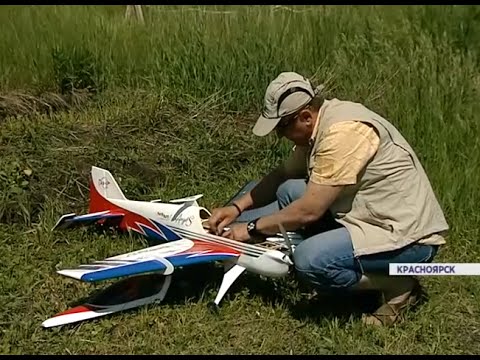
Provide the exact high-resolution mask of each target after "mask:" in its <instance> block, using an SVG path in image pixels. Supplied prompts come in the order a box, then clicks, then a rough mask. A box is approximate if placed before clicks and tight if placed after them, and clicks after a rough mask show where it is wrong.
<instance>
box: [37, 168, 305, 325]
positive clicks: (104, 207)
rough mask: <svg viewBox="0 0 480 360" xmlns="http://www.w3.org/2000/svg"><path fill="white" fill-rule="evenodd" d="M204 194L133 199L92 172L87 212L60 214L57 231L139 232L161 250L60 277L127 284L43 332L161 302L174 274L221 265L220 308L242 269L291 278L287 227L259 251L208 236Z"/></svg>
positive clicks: (104, 174)
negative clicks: (83, 228) (179, 270)
mask: <svg viewBox="0 0 480 360" xmlns="http://www.w3.org/2000/svg"><path fill="white" fill-rule="evenodd" d="M201 196H202V195H195V196H192V197H188V198H182V199H176V200H172V201H170V202H162V201H161V200H155V201H151V202H148V201H134V200H128V199H127V198H126V197H125V196H124V195H123V193H122V191H121V189H120V187H119V186H118V184H117V182H116V181H115V179H114V178H113V176H112V175H111V174H110V172H108V171H107V170H104V169H101V168H98V167H92V172H91V183H90V204H89V213H88V214H85V215H76V214H67V215H63V216H62V217H61V218H60V219H59V221H58V222H57V223H56V224H55V226H54V228H53V229H52V230H57V229H66V228H75V227H78V226H87V225H93V224H94V225H99V226H108V227H114V228H117V229H119V230H123V231H134V232H136V233H139V234H141V235H143V236H146V237H147V238H148V239H150V240H154V241H158V242H160V244H159V245H154V246H150V247H147V248H145V249H141V250H137V251H133V252H129V253H126V254H122V255H118V256H113V257H109V258H107V259H104V260H101V261H96V262H93V263H92V264H84V265H80V266H78V267H77V268H73V269H62V270H59V271H57V272H58V273H59V274H60V275H63V276H67V277H70V278H73V279H76V280H80V281H84V282H99V281H105V280H109V279H116V278H124V279H123V280H121V281H119V282H117V283H115V284H113V285H111V286H110V287H108V288H107V289H105V290H104V291H103V292H101V293H100V294H99V295H97V296H96V297H94V298H93V299H92V300H91V301H90V302H89V303H87V304H84V305H81V306H77V307H75V308H73V309H70V310H67V311H65V312H62V313H60V314H57V315H55V316H54V317H52V318H50V319H48V320H46V321H45V322H43V324H42V326H43V327H52V326H58V325H64V324H68V323H73V322H77V321H82V320H86V319H91V318H95V317H99V316H104V315H107V314H112V313H114V312H118V311H123V310H127V309H131V308H135V307H139V306H142V305H146V304H150V303H153V302H161V301H162V300H163V299H164V297H165V295H166V293H167V291H168V288H169V286H170V284H171V276H172V273H173V272H174V270H175V269H176V268H179V267H184V266H191V265H195V264H202V263H211V262H217V261H219V262H222V263H223V264H224V269H225V274H224V277H223V281H222V283H221V285H220V289H219V292H218V294H217V296H216V298H215V300H214V302H213V303H214V304H215V306H218V305H219V303H220V301H221V300H222V298H223V297H224V295H225V293H226V292H227V290H228V289H229V288H230V286H231V285H232V284H233V283H234V281H235V280H236V279H237V278H238V277H239V276H240V275H241V274H242V273H243V272H244V271H245V270H247V271H250V272H253V273H256V274H259V275H264V276H268V277H283V276H286V275H287V274H288V273H289V271H290V269H291V266H292V265H293V263H292V260H291V256H290V255H291V254H292V252H293V251H294V249H295V245H296V243H297V242H298V241H300V240H301V239H299V237H298V236H296V234H292V233H287V232H285V230H284V229H283V227H281V225H280V228H281V230H282V234H280V235H279V236H278V237H271V238H268V239H266V241H265V242H263V243H261V244H257V245H253V244H246V243H241V242H238V241H234V240H230V239H227V238H223V237H221V236H216V235H214V234H211V233H210V232H209V231H208V227H207V226H206V221H207V220H208V218H209V216H210V212H209V211H208V210H207V209H206V208H204V207H201V206H199V205H198V203H197V200H198V199H199V198H200V197H201Z"/></svg>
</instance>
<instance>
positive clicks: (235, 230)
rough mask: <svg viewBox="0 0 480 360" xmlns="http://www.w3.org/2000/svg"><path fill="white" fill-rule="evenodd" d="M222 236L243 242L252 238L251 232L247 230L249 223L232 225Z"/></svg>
mask: <svg viewBox="0 0 480 360" xmlns="http://www.w3.org/2000/svg"><path fill="white" fill-rule="evenodd" d="M222 236H223V237H226V238H229V239H231V240H236V241H241V242H246V241H248V240H250V234H249V233H248V231H247V223H241V224H234V225H232V226H230V229H229V230H227V231H225V232H224V233H223V234H222Z"/></svg>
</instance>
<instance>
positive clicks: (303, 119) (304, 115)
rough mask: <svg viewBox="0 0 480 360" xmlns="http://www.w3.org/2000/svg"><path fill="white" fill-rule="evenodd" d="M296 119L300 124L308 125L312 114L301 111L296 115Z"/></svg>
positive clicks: (311, 119) (304, 110)
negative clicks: (297, 118)
mask: <svg viewBox="0 0 480 360" xmlns="http://www.w3.org/2000/svg"><path fill="white" fill-rule="evenodd" d="M298 117H299V119H300V121H301V122H304V123H306V124H309V123H311V122H312V121H313V116H312V112H311V111H310V110H309V109H303V110H301V111H300V113H299V114H298Z"/></svg>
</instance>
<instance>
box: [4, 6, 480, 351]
mask: <svg viewBox="0 0 480 360" xmlns="http://www.w3.org/2000/svg"><path fill="white" fill-rule="evenodd" d="M144 11H145V20H146V24H145V26H139V25H134V24H129V23H126V22H125V21H124V19H123V16H124V12H125V7H124V6H1V7H0V34H2V36H1V40H0V69H1V71H0V124H1V127H0V151H1V154H2V156H1V158H0V194H1V196H2V201H1V202H0V221H1V223H2V224H1V225H2V226H1V227H0V258H1V259H2V261H1V262H0V305H1V307H0V331H1V335H0V353H2V354H43V353H48V354H107V353H110V354H121V353H126V354H151V353H154V354H187V353H191V354H478V353H480V345H479V342H478V339H479V338H480V314H479V310H480V306H479V302H478V295H479V294H480V283H479V280H478V278H475V277H438V278H435V277H431V278H430V277H426V278H423V279H422V283H423V285H424V286H425V289H426V291H427V293H428V295H429V299H428V301H426V302H424V303H423V304H421V305H420V306H419V307H418V308H417V309H416V310H415V311H412V312H411V313H409V314H407V319H406V321H405V322H403V323H401V324H399V325H397V326H395V327H392V328H369V327H366V326H364V325H362V323H361V321H360V320H359V317H360V314H359V313H360V312H361V311H365V309H366V308H367V307H368V306H369V304H368V303H367V300H368V299H366V298H365V299H363V298H342V299H333V298H331V299H329V298H317V299H312V300H309V298H308V291H307V290H306V289H301V288H299V287H298V285H297V284H296V283H295V282H294V281H292V280H291V279H283V280H281V281H272V280H268V279H262V278H259V277H256V276H254V275H246V276H244V277H243V278H241V280H240V281H239V282H238V284H236V286H235V287H234V288H233V289H232V290H233V291H231V292H230V293H229V294H228V296H227V297H226V299H225V302H224V303H223V307H222V308H221V310H220V312H219V314H214V313H211V312H209V310H208V309H207V306H206V305H207V303H208V302H209V301H211V300H212V299H213V298H214V296H215V290H216V288H217V286H218V284H219V281H220V278H221V269H220V268H218V267H216V266H213V267H202V268H201V269H184V270H183V271H179V273H178V274H176V277H175V280H176V281H175V282H174V287H173V288H172V289H171V290H170V293H169V295H168V296H167V299H166V301H165V303H163V304H161V305H156V306H150V307H148V308H141V309H139V310H135V311H131V312H126V313H121V314H118V315H113V316H111V317H105V318H102V319H99V320H94V321H90V322H84V323H81V324H77V325H73V326H66V327H62V328H54V329H51V330H45V329H42V328H41V327H40V324H41V322H42V321H44V320H45V319H47V318H48V317H50V316H52V315H53V314H55V313H57V312H59V311H62V310H64V309H66V308H68V307H70V306H72V305H73V304H75V303H76V302H78V301H79V300H81V299H84V298H85V297H87V296H89V295H90V294H91V293H93V291H94V290H96V289H98V288H102V287H104V286H105V285H106V284H101V285H93V286H92V285H87V284H83V283H79V282H75V281H73V280H69V279H66V278H63V277H61V276H59V275H57V274H56V273H55V270H56V269H57V268H60V267H64V266H72V265H77V264H80V263H84V262H88V261H91V260H94V259H101V258H103V257H107V256H112V255H115V254H120V253H122V252H126V251H131V250H134V249H139V248H141V247H142V246H145V243H144V242H143V241H142V240H140V239H138V238H133V237H129V236H122V235H119V234H111V233H106V234H99V233H95V232H92V231H91V230H88V229H85V230H78V231H72V232H61V233H52V232H50V229H51V227H52V226H53V225H54V224H55V222H56V220H57V219H58V218H59V216H60V215H62V214H64V213H68V212H74V211H76V212H85V211H86V209H87V204H88V188H87V186H88V175H89V171H90V167H91V166H92V165H97V166H101V167H104V168H107V169H109V170H110V171H112V173H113V174H114V176H115V177H116V178H117V180H118V182H119V184H120V186H121V187H122V189H123V190H124V192H125V194H126V196H127V197H129V198H131V199H141V200H151V199H156V198H162V199H169V198H175V197H180V196H186V195H190V194H196V193H203V194H204V199H202V200H203V201H202V204H203V205H205V206H207V207H209V208H212V207H213V206H217V205H220V204H222V203H223V202H224V201H226V200H227V199H228V198H229V197H230V196H231V195H232V194H233V193H235V192H236V190H237V189H238V188H239V187H240V186H242V185H243V184H244V183H245V182H246V181H248V180H250V179H252V178H258V177H260V176H261V175H262V174H264V173H265V172H266V171H268V169H270V168H271V167H272V166H274V165H275V164H276V163H278V162H279V161H280V160H281V159H282V158H283V157H285V155H286V154H287V151H288V149H289V144H286V143H285V142H278V141H277V140H276V139H274V138H270V137H269V138H266V139H258V138H255V137H254V136H253V135H252V134H251V127H252V125H253V122H254V120H255V119H256V117H257V115H258V111H259V110H260V107H261V103H262V97H263V93H264V90H265V87H266V86H267V85H268V82H269V81H270V80H271V79H272V78H273V77H275V76H276V75H277V74H278V73H279V72H281V71H297V72H300V73H303V74H305V75H306V76H308V77H310V78H312V79H313V81H314V82H315V83H319V82H322V83H324V84H325V85H326V90H327V94H328V96H329V97H337V98H340V99H348V100H353V101H359V102H362V103H364V104H366V105H367V106H369V107H370V108H371V109H372V110H375V111H377V112H378V113H380V114H382V115H383V116H385V117H386V118H387V119H389V120H390V121H391V122H392V123H393V124H395V125H396V126H397V127H398V128H399V129H400V130H401V131H402V133H403V134H404V135H405V137H406V138H407V139H408V140H409V142H410V143H411V144H412V146H413V147H414V149H415V150H416V151H417V153H418V155H419V157H420V159H421V160H422V162H423V164H424V166H425V168H426V170H427V173H428V174H429V177H430V179H431V182H432V185H433V187H434V189H435V192H436V194H437V195H438V199H439V200H440V202H441V204H442V207H443V209H444V211H445V214H446V217H447V220H448V222H449V224H450V226H451V231H450V235H449V237H448V244H447V245H446V246H445V247H444V248H443V250H442V251H441V252H440V254H439V257H438V261H445V262H478V259H479V257H480V243H479V235H480V233H479V228H480V214H479V212H478V208H479V206H478V204H479V203H480V192H479V191H478V184H480V141H479V138H480V137H479V135H480V119H479V115H478V114H480V101H479V100H478V99H479V95H480V94H479V90H480V73H479V68H480V67H479V65H480V57H479V55H480V10H479V9H478V7H475V6H418V7H414V6H411V7H407V6H348V7H340V6H338V7H335V6H315V7H303V6H302V7H281V6H280V7H271V6H248V7H246V6H245V7H240V6H231V7H228V6H216V7H183V8H182V7H177V6H165V7H163V6H147V7H146V9H145V10H144Z"/></svg>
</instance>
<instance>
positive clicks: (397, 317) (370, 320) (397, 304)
mask: <svg viewBox="0 0 480 360" xmlns="http://www.w3.org/2000/svg"><path fill="white" fill-rule="evenodd" d="M414 281H415V283H414V285H413V287H412V289H411V290H409V291H407V292H405V293H403V294H400V295H397V296H395V297H394V298H390V300H386V299H385V295H384V302H383V304H382V305H381V306H380V307H379V308H377V309H376V310H375V311H374V312H373V313H371V314H367V315H363V316H362V322H363V323H364V324H365V325H377V326H392V325H394V324H396V323H398V322H399V321H401V320H403V314H404V312H405V310H407V309H408V308H410V307H412V306H415V305H416V304H418V302H419V300H420V295H421V286H420V283H419V282H418V280H417V279H414ZM399 298H400V299H401V300H400V301H399V300H398V299H399Z"/></svg>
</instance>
